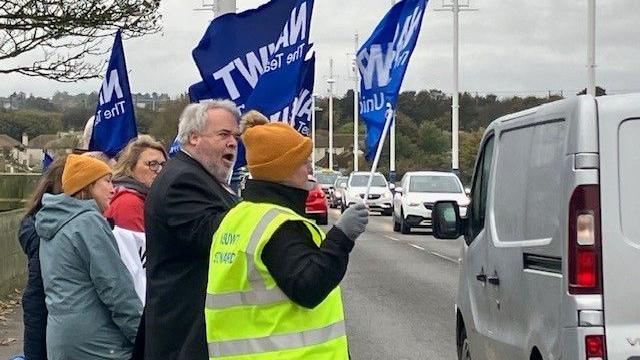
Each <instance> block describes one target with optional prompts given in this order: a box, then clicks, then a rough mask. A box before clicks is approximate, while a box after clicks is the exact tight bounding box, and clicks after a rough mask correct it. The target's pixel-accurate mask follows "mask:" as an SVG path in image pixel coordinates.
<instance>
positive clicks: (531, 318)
mask: <svg viewBox="0 0 640 360" xmlns="http://www.w3.org/2000/svg"><path fill="white" fill-rule="evenodd" d="M636 104H640V99H638V100H637V101H636ZM636 107H637V106H636ZM597 111H598V107H597V106H596V101H595V98H594V97H592V96H589V95H585V96H580V97H577V98H572V99H566V100H560V101H556V102H553V103H550V104H544V105H541V106H539V107H536V108H533V109H529V110H525V111H521V112H518V113H514V114H510V115H506V116H503V117H501V118H499V119H497V120H495V121H493V122H492V123H491V124H490V125H489V127H488V128H487V130H486V131H485V134H484V137H483V141H482V144H483V145H482V147H484V144H485V142H486V141H487V139H488V138H489V137H491V136H493V137H494V139H495V140H494V148H493V158H492V164H491V171H490V174H491V175H490V177H489V178H490V180H489V191H488V195H487V199H486V214H485V216H486V217H485V221H484V230H482V231H481V232H480V233H479V235H478V237H477V238H476V239H475V241H474V243H471V245H465V247H464V249H463V253H462V262H461V268H460V281H459V290H458V299H457V303H458V304H459V306H460V311H461V313H462V315H463V317H464V321H465V324H469V325H470V326H469V325H468V327H473V328H474V329H475V333H474V334H473V335H470V336H471V337H474V338H470V343H471V347H472V350H473V351H472V356H473V358H474V359H505V360H507V359H509V360H511V359H528V358H529V356H530V354H531V352H532V350H533V349H534V348H536V349H538V350H539V351H540V352H541V354H542V355H543V358H544V359H545V360H549V359H563V360H564V359H584V357H585V349H584V347H585V344H584V336H586V335H587V334H603V332H604V329H603V328H602V327H598V326H590V327H579V326H578V311H579V310H595V311H602V310H603V299H602V296H601V295H570V294H569V293H568V288H569V287H568V273H567V271H568V268H569V266H568V256H567V250H568V244H567V239H568V229H569V227H568V220H569V219H568V218H569V213H568V212H569V203H570V200H571V196H572V194H573V192H574V190H575V189H576V187H577V186H580V185H585V184H599V183H600V172H599V161H598V160H600V161H602V162H604V159H603V158H601V157H599V147H600V146H601V141H602V140H601V139H600V138H599V129H598V121H599V118H598V113H597ZM616 136H617V135H616ZM635 138H636V139H640V134H638V135H637V136H635ZM482 147H481V149H482ZM638 150H639V151H638V152H640V146H638ZM634 159H635V158H634ZM634 159H632V160H630V162H633V161H635V160H634ZM639 159H640V158H639ZM576 164H578V165H579V166H576ZM478 166H479V161H478V160H476V171H475V172H474V174H476V173H477V168H478ZM637 168H639V169H640V165H639V166H637ZM637 174H638V175H637V176H636V177H634V179H637V178H638V176H640V173H637ZM474 177H475V175H474ZM474 183H475V179H474ZM636 183H637V182H636ZM638 188H639V189H638V190H636V191H637V192H636V193H634V195H635V196H636V198H640V187H638ZM471 197H472V198H474V194H473V193H472V195H471ZM473 206H474V205H473V203H472V204H471V205H470V208H473ZM630 206H631V209H633V211H635V213H637V214H640V207H639V208H635V207H633V206H632V205H630ZM636 223H637V224H640V221H637V222H636ZM632 231H635V230H632ZM638 234H640V231H639V232H638ZM639 240H640V239H639ZM604 243H605V247H606V240H605V241H604ZM638 244H639V246H638V249H640V242H639V243H638ZM605 261H606V259H605ZM481 273H484V274H485V275H486V276H487V279H489V278H492V280H494V281H493V283H490V282H489V281H486V283H484V284H482V283H480V282H479V281H476V276H477V275H478V274H481ZM604 284H605V285H604V287H605V294H606V292H607V281H606V280H605V282H604ZM483 296H485V297H486V300H483V299H482V297H483ZM638 298H640V295H638V296H636V297H635V299H638ZM465 307H466V309H465ZM483 309H486V311H488V312H486V313H485V312H484V311H483ZM638 309H640V307H636V310H638ZM637 313H638V314H639V316H640V311H637ZM470 316H471V317H473V319H469V317H470ZM605 318H606V314H605ZM605 321H606V320H605ZM471 324H472V325H471ZM605 324H606V323H605ZM468 334H469V333H468ZM638 335H639V336H638V337H640V334H638ZM607 340H608V339H607ZM638 347H639V349H640V341H639V342H638ZM634 355H635V354H634ZM614 358H615V359H617V358H618V357H614ZM609 359H612V358H611V357H610V358H609ZM624 359H627V358H624Z"/></svg>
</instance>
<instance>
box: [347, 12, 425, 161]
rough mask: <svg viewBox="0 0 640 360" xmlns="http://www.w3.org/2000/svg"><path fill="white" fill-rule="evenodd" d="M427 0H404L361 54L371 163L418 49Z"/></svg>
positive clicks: (362, 108) (362, 103) (362, 106)
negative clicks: (408, 67) (416, 48)
mask: <svg viewBox="0 0 640 360" xmlns="http://www.w3.org/2000/svg"><path fill="white" fill-rule="evenodd" d="M426 7H427V0H402V1H400V2H398V3H397V4H395V5H394V6H393V7H392V8H391V10H389V12H388V13H387V15H385V17H384V18H383V19H382V21H381V22H380V23H379V24H378V26H377V27H376V29H375V30H374V31H373V34H372V35H371V37H370V38H369V40H367V42H366V43H364V45H362V47H361V48H360V50H359V51H358V55H357V63H358V69H359V71H360V78H361V80H360V98H359V103H360V115H361V116H362V118H363V120H364V122H365V124H366V125H367V152H366V157H367V159H368V160H371V159H372V158H373V157H374V155H375V153H376V149H377V147H378V143H379V142H380V138H381V136H382V132H383V129H384V126H385V122H386V121H387V120H389V121H391V119H392V118H393V112H394V111H395V106H396V101H397V99H398V92H399V91H400V86H401V85H402V79H403V78H404V74H405V72H406V70H407V65H408V64H409V59H410V58H411V54H412V53H413V49H414V48H415V45H416V41H417V39H418V34H419V33H420V26H421V24H422V17H423V15H424V12H425V10H426Z"/></svg>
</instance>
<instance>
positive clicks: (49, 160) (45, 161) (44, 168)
mask: <svg viewBox="0 0 640 360" xmlns="http://www.w3.org/2000/svg"><path fill="white" fill-rule="evenodd" d="M42 151H43V152H44V157H43V158H42V172H45V171H47V169H48V168H49V165H51V163H52V162H53V157H51V155H49V152H48V151H47V150H42Z"/></svg>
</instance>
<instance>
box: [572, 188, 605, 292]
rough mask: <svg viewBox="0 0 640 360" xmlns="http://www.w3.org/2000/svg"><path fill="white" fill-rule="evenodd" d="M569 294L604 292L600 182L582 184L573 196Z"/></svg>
mask: <svg viewBox="0 0 640 360" xmlns="http://www.w3.org/2000/svg"><path fill="white" fill-rule="evenodd" d="M569 293H570V294H602V238H601V230H600V186H599V185H580V186H578V187H577V188H576V189H575V191H574V192H573V195H571V201H570V203H569Z"/></svg>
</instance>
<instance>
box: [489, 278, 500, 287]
mask: <svg viewBox="0 0 640 360" xmlns="http://www.w3.org/2000/svg"><path fill="white" fill-rule="evenodd" d="M487 281H488V282H489V284H491V285H495V286H500V279H499V278H498V277H497V276H489V277H488V278H487Z"/></svg>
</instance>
